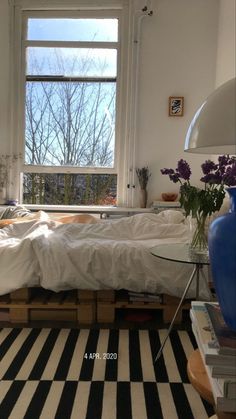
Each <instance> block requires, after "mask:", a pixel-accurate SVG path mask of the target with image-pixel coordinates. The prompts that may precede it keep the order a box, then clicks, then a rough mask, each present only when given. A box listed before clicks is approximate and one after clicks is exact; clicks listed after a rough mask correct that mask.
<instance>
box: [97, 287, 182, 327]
mask: <svg viewBox="0 0 236 419" xmlns="http://www.w3.org/2000/svg"><path fill="white" fill-rule="evenodd" d="M179 301H180V299H179V298H176V297H172V296H169V295H166V294H163V295H162V302H161V303H159V302H142V301H129V296H128V293H124V292H119V291H118V292H115V291H112V290H108V291H97V322H98V323H112V322H114V320H115V311H116V309H139V310H140V309H144V310H145V309H146V310H147V309H149V310H161V311H162V314H163V321H164V323H170V322H171V320H172V319H173V317H174V314H175V312H176V309H177V306H178V304H179ZM189 309H190V303H189V302H185V303H184V304H183V305H182V307H181V309H180V311H179V314H178V316H177V318H176V321H175V322H176V323H180V322H181V321H182V313H183V310H189Z"/></svg>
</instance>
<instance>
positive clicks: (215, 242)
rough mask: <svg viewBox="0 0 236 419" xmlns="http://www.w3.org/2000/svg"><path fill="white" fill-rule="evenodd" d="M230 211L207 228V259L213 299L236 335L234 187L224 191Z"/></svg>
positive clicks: (235, 210)
mask: <svg viewBox="0 0 236 419" xmlns="http://www.w3.org/2000/svg"><path fill="white" fill-rule="evenodd" d="M227 191H228V194H229V196H230V199H231V208H230V211H229V213H228V214H225V215H222V216H221V217H218V218H216V219H215V220H214V221H213V222H212V223H211V225H210V228H209V235H208V241H209V256H210V263H211V270H212V276H213V281H214V285H215V290H216V295H217V298H218V301H219V305H220V308H221V311H222V314H223V317H224V320H225V322H226V324H227V325H228V326H229V327H230V328H231V329H232V330H234V331H236V187H232V188H228V189H227Z"/></svg>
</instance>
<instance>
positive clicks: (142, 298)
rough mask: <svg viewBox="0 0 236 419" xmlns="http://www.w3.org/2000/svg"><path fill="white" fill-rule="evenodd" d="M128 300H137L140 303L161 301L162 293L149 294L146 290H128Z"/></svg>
mask: <svg viewBox="0 0 236 419" xmlns="http://www.w3.org/2000/svg"><path fill="white" fill-rule="evenodd" d="M128 294H129V301H137V302H142V303H162V299H163V298H162V295H157V294H149V293H147V292H134V291H129V292H128Z"/></svg>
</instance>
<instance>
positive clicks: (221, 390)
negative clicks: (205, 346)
mask: <svg viewBox="0 0 236 419" xmlns="http://www.w3.org/2000/svg"><path fill="white" fill-rule="evenodd" d="M192 330H193V333H194V336H195V339H196V342H197V344H198V348H199V351H200V354H201V357H202V359H203V362H204V358H205V356H204V352H203V350H202V345H201V341H200V339H199V334H198V331H197V328H196V326H195V325H194V324H193V323H192ZM205 368H206V371H207V375H208V377H209V380H210V383H211V386H212V392H213V395H214V399H215V401H216V400H217V403H220V404H221V405H222V403H223V402H224V408H227V409H234V407H235V404H234V402H235V403H236V392H235V388H236V376H235V378H232V379H231V378H227V379H225V378H219V377H214V376H213V374H212V372H213V368H214V367H213V366H209V365H206V364H205ZM224 399H233V400H234V402H232V403H230V404H229V403H227V405H225V400H224ZM229 411H234V410H229Z"/></svg>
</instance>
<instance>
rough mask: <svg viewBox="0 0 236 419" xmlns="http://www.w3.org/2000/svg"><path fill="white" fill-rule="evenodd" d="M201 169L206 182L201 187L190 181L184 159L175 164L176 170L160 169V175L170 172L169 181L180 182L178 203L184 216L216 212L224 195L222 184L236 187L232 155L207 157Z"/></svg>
mask: <svg viewBox="0 0 236 419" xmlns="http://www.w3.org/2000/svg"><path fill="white" fill-rule="evenodd" d="M201 168H202V172H203V176H202V177H201V179H200V180H201V182H204V184H205V185H204V188H202V189H201V188H198V187H195V186H192V185H191V184H190V175H191V170H190V167H189V164H188V163H187V162H186V161H185V160H183V159H181V160H179V162H178V163H177V168H176V170H173V169H166V168H165V169H162V170H161V173H162V174H165V175H169V178H170V180H171V181H172V182H174V183H177V182H179V183H180V184H181V186H180V204H181V207H183V208H184V210H185V214H186V215H189V214H190V213H192V215H193V216H196V214H198V215H203V216H208V215H211V214H212V213H214V212H215V211H219V209H220V207H221V205H222V202H223V199H224V196H225V190H224V186H225V185H227V186H236V158H235V157H229V156H228V155H225V156H219V158H218V163H214V162H213V161H211V160H206V161H205V162H204V163H203V164H202V165H201ZM182 179H183V181H182Z"/></svg>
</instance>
